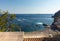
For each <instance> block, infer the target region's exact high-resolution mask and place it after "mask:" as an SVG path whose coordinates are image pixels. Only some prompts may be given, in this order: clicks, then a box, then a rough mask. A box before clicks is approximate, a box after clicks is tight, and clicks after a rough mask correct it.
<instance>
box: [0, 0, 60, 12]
mask: <svg viewBox="0 0 60 41" xmlns="http://www.w3.org/2000/svg"><path fill="white" fill-rule="evenodd" d="M0 9H2V10H8V11H9V12H11V13H55V12H56V11H58V10H60V0H0Z"/></svg>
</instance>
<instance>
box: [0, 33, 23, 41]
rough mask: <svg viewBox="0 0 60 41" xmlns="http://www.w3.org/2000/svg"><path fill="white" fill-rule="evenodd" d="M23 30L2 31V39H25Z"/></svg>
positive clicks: (0, 34) (12, 40) (10, 40)
mask: <svg viewBox="0 0 60 41" xmlns="http://www.w3.org/2000/svg"><path fill="white" fill-rule="evenodd" d="M23 34H24V33H23V32H0V41H23Z"/></svg>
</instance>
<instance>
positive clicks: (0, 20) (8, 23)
mask: <svg viewBox="0 0 60 41" xmlns="http://www.w3.org/2000/svg"><path fill="white" fill-rule="evenodd" d="M15 18H16V15H15V14H9V12H8V11H7V12H4V14H2V15H1V16H0V31H2V32H5V31H16V30H15V29H17V30H18V31H19V30H21V27H20V26H18V25H17V24H15V23H13V20H15Z"/></svg>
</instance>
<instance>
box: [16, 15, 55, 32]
mask: <svg viewBox="0 0 60 41" xmlns="http://www.w3.org/2000/svg"><path fill="white" fill-rule="evenodd" d="M52 16H53V14H16V20H15V22H16V23H17V24H18V25H20V26H21V30H22V31H24V32H32V31H38V30H44V26H43V25H42V24H43V23H44V24H48V25H51V24H52V22H53V20H54V19H53V18H52Z"/></svg>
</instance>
